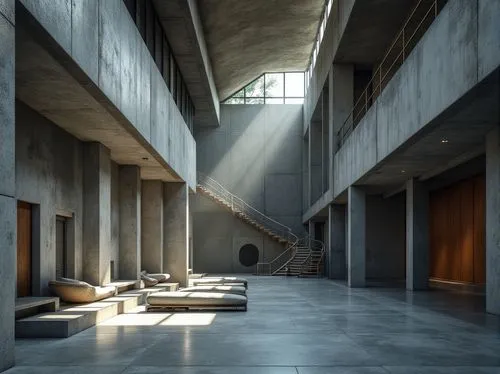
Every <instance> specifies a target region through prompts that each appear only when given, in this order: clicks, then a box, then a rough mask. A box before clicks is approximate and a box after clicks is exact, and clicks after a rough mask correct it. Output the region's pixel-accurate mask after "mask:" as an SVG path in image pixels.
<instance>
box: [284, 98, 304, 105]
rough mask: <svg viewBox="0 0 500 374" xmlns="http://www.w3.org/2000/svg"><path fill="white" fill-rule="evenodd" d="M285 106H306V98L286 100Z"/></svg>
mask: <svg viewBox="0 0 500 374" xmlns="http://www.w3.org/2000/svg"><path fill="white" fill-rule="evenodd" d="M285 104H304V98H303V97H301V98H287V97H286V98H285Z"/></svg>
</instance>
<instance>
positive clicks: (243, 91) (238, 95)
mask: <svg viewBox="0 0 500 374" xmlns="http://www.w3.org/2000/svg"><path fill="white" fill-rule="evenodd" d="M233 97H245V89H242V90H239V91H238V92H236V93H235V94H234V95H233Z"/></svg>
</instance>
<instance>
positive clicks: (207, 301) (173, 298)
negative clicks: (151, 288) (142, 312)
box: [147, 291, 247, 307]
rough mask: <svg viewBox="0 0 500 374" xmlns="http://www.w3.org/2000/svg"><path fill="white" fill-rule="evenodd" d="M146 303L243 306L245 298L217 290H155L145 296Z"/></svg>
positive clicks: (180, 305) (245, 302) (154, 304)
mask: <svg viewBox="0 0 500 374" xmlns="http://www.w3.org/2000/svg"><path fill="white" fill-rule="evenodd" d="M147 303H148V304H149V305H152V306H172V307H176V306H177V307H183V306H186V307H188V306H200V307H203V306H206V307H211V306H213V307H217V306H219V307H224V306H229V307H231V306H245V305H247V298H246V297H245V296H242V295H234V294H227V293H217V292H180V291H174V292H156V293H153V294H151V295H149V296H148V297H147Z"/></svg>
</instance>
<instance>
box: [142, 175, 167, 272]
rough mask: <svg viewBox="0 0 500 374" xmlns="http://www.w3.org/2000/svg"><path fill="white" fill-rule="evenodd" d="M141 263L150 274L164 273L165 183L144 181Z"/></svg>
mask: <svg viewBox="0 0 500 374" xmlns="http://www.w3.org/2000/svg"><path fill="white" fill-rule="evenodd" d="M141 262H142V269H144V270H147V271H148V272H150V273H162V272H163V182H162V181H151V180H147V181H146V180H144V181H142V194H141Z"/></svg>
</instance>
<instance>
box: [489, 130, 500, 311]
mask: <svg viewBox="0 0 500 374" xmlns="http://www.w3.org/2000/svg"><path fill="white" fill-rule="evenodd" d="M486 311H487V312H489V313H493V314H499V315H500V125H499V126H497V127H496V128H495V129H494V130H492V131H491V132H490V133H489V134H488V135H487V136H486Z"/></svg>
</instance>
